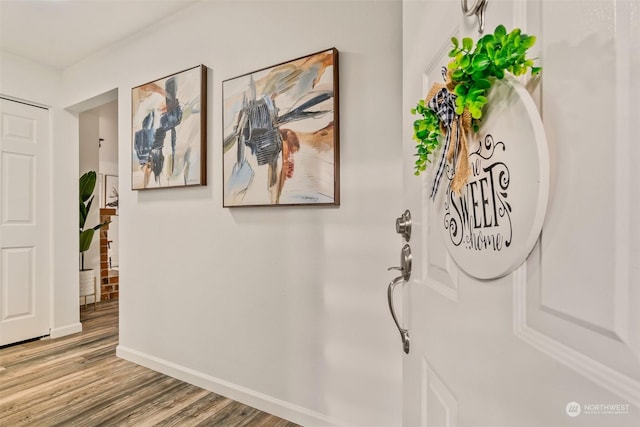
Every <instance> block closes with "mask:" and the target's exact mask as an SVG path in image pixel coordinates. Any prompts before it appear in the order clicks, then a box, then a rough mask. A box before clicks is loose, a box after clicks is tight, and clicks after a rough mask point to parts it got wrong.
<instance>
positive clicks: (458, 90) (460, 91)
mask: <svg viewBox="0 0 640 427" xmlns="http://www.w3.org/2000/svg"><path fill="white" fill-rule="evenodd" d="M453 92H454V93H455V94H456V95H458V96H459V97H464V96H465V95H466V94H467V93H469V91H468V88H467V86H466V85H464V84H458V85H456V87H455V89H454V90H453Z"/></svg>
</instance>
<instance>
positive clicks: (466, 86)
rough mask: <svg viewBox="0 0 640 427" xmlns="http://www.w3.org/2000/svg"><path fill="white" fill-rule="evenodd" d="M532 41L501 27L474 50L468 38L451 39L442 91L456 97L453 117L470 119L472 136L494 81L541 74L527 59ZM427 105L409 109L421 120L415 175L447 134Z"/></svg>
mask: <svg viewBox="0 0 640 427" xmlns="http://www.w3.org/2000/svg"><path fill="white" fill-rule="evenodd" d="M535 41H536V37H535V36H531V35H527V34H523V33H522V32H521V30H520V29H519V28H515V29H514V30H513V31H511V32H509V33H507V30H506V28H505V27H504V26H503V25H498V26H497V27H496V29H495V31H494V32H493V33H492V34H486V35H484V36H483V37H481V38H480V39H479V40H478V41H477V43H476V44H475V46H474V43H473V40H472V39H471V38H468V37H465V38H463V39H462V42H460V41H459V40H458V39H457V38H456V37H452V38H451V43H452V45H453V47H452V49H451V50H450V51H449V57H450V58H452V59H451V61H450V62H449V64H448V65H447V72H446V84H445V87H446V89H447V90H448V91H449V92H451V93H453V94H454V95H455V96H454V98H455V114H456V115H458V116H462V115H463V114H464V115H466V116H469V115H470V120H468V121H469V122H470V128H471V129H473V131H474V132H477V131H478V130H479V127H480V121H481V118H482V113H483V109H484V107H485V105H486V104H487V93H488V92H489V90H490V89H491V86H492V84H493V82H494V81H495V80H496V79H503V78H504V76H505V72H507V71H508V72H510V73H511V74H513V75H515V76H521V75H523V74H525V73H526V72H527V70H528V69H531V74H532V75H537V74H539V73H540V71H541V68H540V67H535V66H534V62H533V59H529V58H527V57H526V55H527V51H528V50H529V48H530V47H531V46H533V45H534V44H535ZM429 101H430V99H426V100H424V99H421V100H420V101H418V104H417V105H416V107H415V108H412V109H411V113H412V114H418V115H420V116H422V117H421V118H418V119H417V120H415V121H414V123H413V139H414V140H415V141H416V154H415V155H416V156H417V159H416V161H415V174H416V175H420V173H422V172H424V171H425V170H426V168H427V164H428V163H431V160H430V158H429V156H430V155H431V154H432V153H433V152H434V151H435V150H436V148H438V146H439V145H440V140H441V139H442V138H440V136H442V135H444V134H445V132H446V129H445V128H444V126H443V123H442V122H441V120H440V117H439V115H438V114H437V113H436V111H434V110H433V109H432V108H430V107H429ZM465 130H466V129H465ZM465 181H466V176H465Z"/></svg>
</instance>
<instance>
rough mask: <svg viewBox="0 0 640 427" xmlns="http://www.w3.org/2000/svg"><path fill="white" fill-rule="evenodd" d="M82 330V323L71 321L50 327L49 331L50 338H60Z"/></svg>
mask: <svg viewBox="0 0 640 427" xmlns="http://www.w3.org/2000/svg"><path fill="white" fill-rule="evenodd" d="M78 332H82V323H80V322H78V323H73V324H71V325H66V326H62V327H60V328H52V329H51V331H50V332H49V336H50V337H51V338H60V337H64V336H66V335H71V334H77V333H78Z"/></svg>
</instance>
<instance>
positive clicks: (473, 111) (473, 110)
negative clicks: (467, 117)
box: [469, 105, 482, 119]
mask: <svg viewBox="0 0 640 427" xmlns="http://www.w3.org/2000/svg"><path fill="white" fill-rule="evenodd" d="M469 112H470V113H471V117H473V118H474V119H479V118H480V117H482V110H480V109H479V108H478V107H476V106H475V105H472V106H471V107H470V108H469Z"/></svg>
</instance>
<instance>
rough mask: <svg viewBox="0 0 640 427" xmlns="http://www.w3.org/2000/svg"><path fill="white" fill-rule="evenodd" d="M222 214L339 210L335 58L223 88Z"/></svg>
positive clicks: (310, 60)
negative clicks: (252, 209) (229, 210)
mask: <svg viewBox="0 0 640 427" xmlns="http://www.w3.org/2000/svg"><path fill="white" fill-rule="evenodd" d="M222 96H223V102H224V105H223V127H224V135H223V185H224V189H223V192H224V202H223V205H224V207H236V206H287V205H334V206H338V205H339V204H340V185H339V144H338V140H339V126H338V123H339V120H338V119H339V114H338V51H337V50H336V49H335V48H332V49H328V50H324V51H321V52H317V53H313V54H311V55H308V56H304V57H301V58H298V59H294V60H292V61H288V62H285V63H282V64H278V65H275V66H272V67H268V68H264V69H261V70H258V71H254V72H251V73H248V74H244V75H242V76H239V77H234V78H232V79H228V80H225V81H223V83H222Z"/></svg>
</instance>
